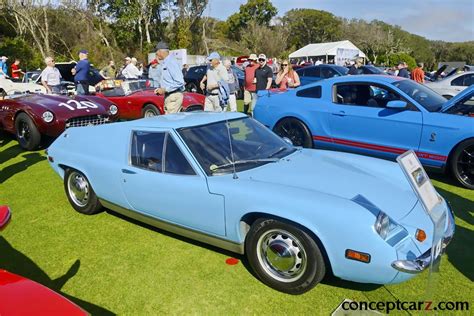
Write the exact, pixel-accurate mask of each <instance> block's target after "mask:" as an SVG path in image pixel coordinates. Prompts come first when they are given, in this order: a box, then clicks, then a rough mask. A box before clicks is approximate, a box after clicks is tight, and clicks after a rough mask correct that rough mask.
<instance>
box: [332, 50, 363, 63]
mask: <svg viewBox="0 0 474 316" xmlns="http://www.w3.org/2000/svg"><path fill="white" fill-rule="evenodd" d="M357 57H359V50H358V49H348V48H338V49H337V50H336V60H335V64H336V65H339V66H346V65H347V63H348V62H349V61H351V60H354V59H356V58H357Z"/></svg>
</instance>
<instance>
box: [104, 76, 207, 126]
mask: <svg viewBox="0 0 474 316" xmlns="http://www.w3.org/2000/svg"><path fill="white" fill-rule="evenodd" d="M99 89H100V91H99V92H97V94H96V95H97V96H98V97H102V98H105V99H107V100H109V101H111V102H113V103H114V104H116V105H117V106H118V108H119V118H121V119H127V120H130V119H132V120H133V119H138V118H142V117H149V116H155V115H161V114H165V109H164V103H165V99H164V97H163V96H162V95H156V94H155V92H154V88H151V87H150V84H149V81H148V80H125V81H122V80H104V81H103V82H102V83H101V84H100V86H99ZM204 100H205V96H203V95H202V94H198V93H192V92H185V93H184V99H183V108H182V110H181V111H182V112H189V111H198V110H202V109H203V108H204Z"/></svg>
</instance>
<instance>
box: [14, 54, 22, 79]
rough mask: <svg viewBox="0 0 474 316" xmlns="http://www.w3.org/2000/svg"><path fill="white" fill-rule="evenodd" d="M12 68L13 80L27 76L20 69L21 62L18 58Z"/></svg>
mask: <svg viewBox="0 0 474 316" xmlns="http://www.w3.org/2000/svg"><path fill="white" fill-rule="evenodd" d="M11 68H12V79H20V76H21V75H24V74H25V73H24V72H22V71H21V69H20V60H19V59H18V58H17V59H15V62H14V63H13V64H12V66H11Z"/></svg>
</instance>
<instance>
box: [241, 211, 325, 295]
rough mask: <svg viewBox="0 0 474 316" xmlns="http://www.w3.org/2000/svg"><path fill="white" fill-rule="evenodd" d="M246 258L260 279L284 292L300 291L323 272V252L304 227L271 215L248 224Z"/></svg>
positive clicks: (315, 282) (305, 289) (308, 288)
mask: <svg viewBox="0 0 474 316" xmlns="http://www.w3.org/2000/svg"><path fill="white" fill-rule="evenodd" d="M245 251H246V254H247V259H248V261H249V263H250V265H251V266H252V269H253V270H254V272H255V274H256V275H257V276H258V277H259V278H260V280H262V282H263V283H265V284H267V285H268V286H270V287H272V288H274V289H275V290H278V291H281V292H285V293H288V294H302V293H305V292H307V291H309V290H310V289H312V288H313V287H314V286H315V285H316V284H318V283H319V282H320V281H321V280H322V279H323V277H324V275H325V273H326V266H325V263H324V259H323V255H322V253H321V251H320V249H319V247H318V245H317V243H316V242H315V240H314V239H313V238H311V236H309V235H308V234H307V233H306V232H305V231H304V230H302V229H299V228H297V227H295V226H293V225H290V224H287V223H284V222H281V221H277V220H274V219H267V218H262V219H259V220H257V221H256V222H255V223H253V224H252V226H251V228H250V231H249V232H248V235H247V239H246V242H245Z"/></svg>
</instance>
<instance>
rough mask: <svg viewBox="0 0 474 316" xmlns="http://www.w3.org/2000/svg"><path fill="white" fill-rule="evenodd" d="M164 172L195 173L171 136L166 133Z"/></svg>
mask: <svg viewBox="0 0 474 316" xmlns="http://www.w3.org/2000/svg"><path fill="white" fill-rule="evenodd" d="M164 171H165V172H166V173H173V174H182V175H195V174H196V173H195V172H194V169H193V167H191V165H190V164H189V162H188V160H187V159H186V157H184V155H183V153H182V152H181V150H180V149H179V147H178V145H177V144H176V142H175V141H174V140H173V137H171V135H169V134H168V136H167V137H166V147H165V170H164Z"/></svg>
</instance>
